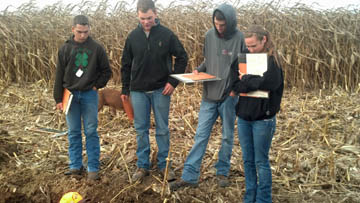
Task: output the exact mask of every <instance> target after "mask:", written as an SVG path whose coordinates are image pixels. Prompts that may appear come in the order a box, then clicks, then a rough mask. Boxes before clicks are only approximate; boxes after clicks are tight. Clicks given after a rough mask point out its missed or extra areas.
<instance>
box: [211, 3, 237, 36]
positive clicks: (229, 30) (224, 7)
mask: <svg viewBox="0 0 360 203" xmlns="http://www.w3.org/2000/svg"><path fill="white" fill-rule="evenodd" d="M216 11H219V12H221V13H222V14H223V15H224V17H225V21H226V30H225V33H224V38H225V39H226V40H228V39H231V37H232V36H233V35H234V34H235V33H236V26H237V19H236V10H235V8H234V7H232V6H231V5H229V4H226V3H223V4H221V5H219V6H218V7H217V8H216V9H215V10H214V12H213V17H212V19H213V25H214V28H215V22H214V20H215V12H216ZM215 30H216V34H217V35H218V36H219V33H218V31H217V29H216V28H215Z"/></svg>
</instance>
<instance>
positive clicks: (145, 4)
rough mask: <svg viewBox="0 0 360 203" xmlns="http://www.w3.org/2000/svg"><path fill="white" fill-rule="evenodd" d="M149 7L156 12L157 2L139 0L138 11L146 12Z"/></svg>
mask: <svg viewBox="0 0 360 203" xmlns="http://www.w3.org/2000/svg"><path fill="white" fill-rule="evenodd" d="M149 9H151V10H152V11H154V13H156V8H155V3H154V2H153V1H152V0H139V1H138V3H137V9H136V11H137V12H139V11H141V12H144V13H146V12H147V11H148V10H149Z"/></svg>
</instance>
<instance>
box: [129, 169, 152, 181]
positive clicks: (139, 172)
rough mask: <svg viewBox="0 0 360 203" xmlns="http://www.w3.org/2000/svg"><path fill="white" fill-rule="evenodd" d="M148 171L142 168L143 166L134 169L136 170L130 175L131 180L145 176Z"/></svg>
mask: <svg viewBox="0 0 360 203" xmlns="http://www.w3.org/2000/svg"><path fill="white" fill-rule="evenodd" d="M149 174H150V173H149V171H148V170H146V169H144V168H138V169H137V170H136V172H135V173H134V175H133V176H132V180H133V181H134V182H136V181H138V180H142V179H143V178H144V177H145V176H148V175H149Z"/></svg>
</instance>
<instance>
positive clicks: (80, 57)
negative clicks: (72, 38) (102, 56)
mask: <svg viewBox="0 0 360 203" xmlns="http://www.w3.org/2000/svg"><path fill="white" fill-rule="evenodd" d="M88 58H89V56H88V55H87V54H86V53H77V54H76V61H75V65H76V67H86V66H87V65H88V64H89V62H88Z"/></svg>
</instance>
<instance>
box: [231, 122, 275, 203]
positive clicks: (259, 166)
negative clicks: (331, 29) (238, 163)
mask: <svg viewBox="0 0 360 203" xmlns="http://www.w3.org/2000/svg"><path fill="white" fill-rule="evenodd" d="M237 127H238V136H239V141H240V145H241V149H242V154H243V161H244V169H245V186H246V191H245V196H244V202H245V203H250V202H256V203H263V202H272V200H271V185H272V179H271V168H270V162H269V150H270V147H271V141H272V138H273V136H274V132H275V128H276V117H275V116H274V117H273V118H271V119H265V120H258V121H245V120H243V119H241V118H240V117H238V125H237ZM257 178H259V181H258V180H257Z"/></svg>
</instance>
